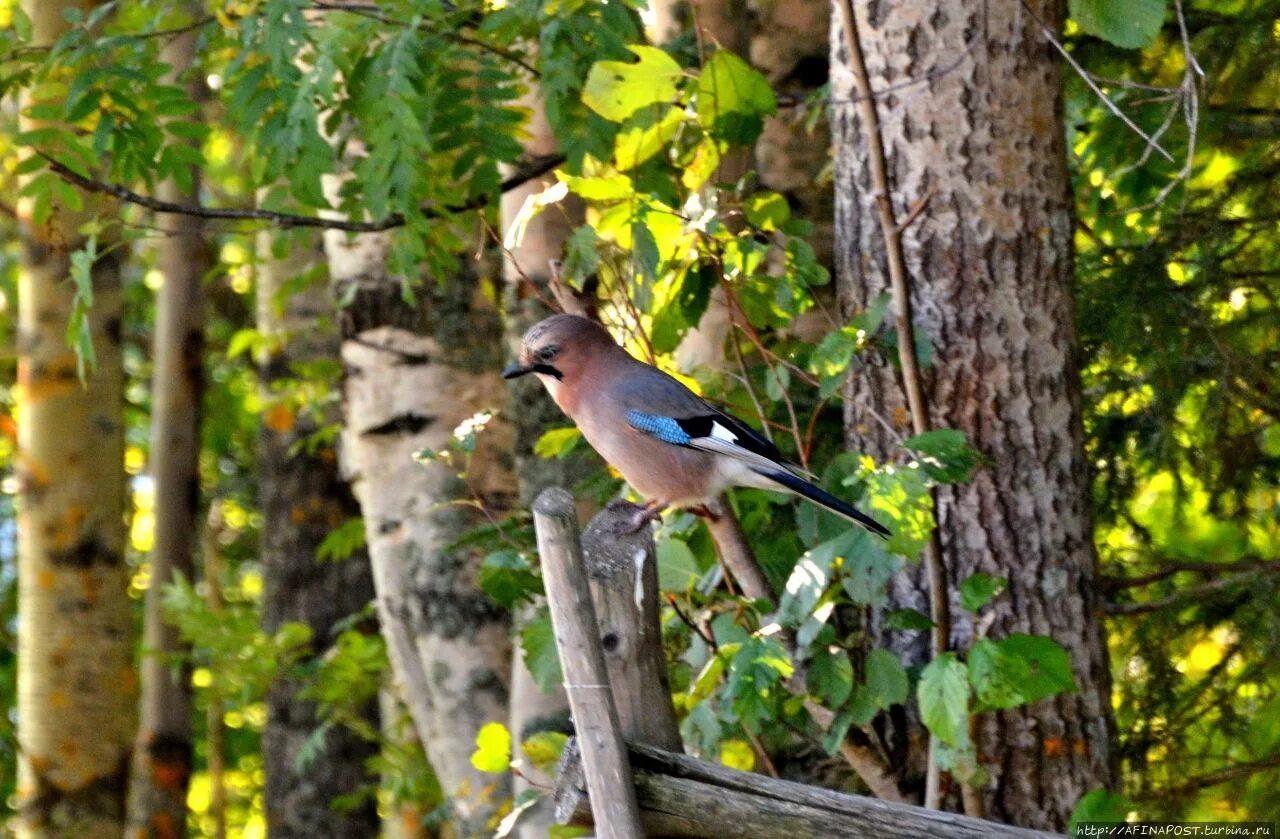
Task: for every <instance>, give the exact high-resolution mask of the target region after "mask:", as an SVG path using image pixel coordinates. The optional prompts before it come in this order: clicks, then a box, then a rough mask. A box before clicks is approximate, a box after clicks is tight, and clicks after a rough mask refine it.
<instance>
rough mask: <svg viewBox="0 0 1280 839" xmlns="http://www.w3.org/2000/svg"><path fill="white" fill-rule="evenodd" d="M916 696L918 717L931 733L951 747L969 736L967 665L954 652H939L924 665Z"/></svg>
mask: <svg viewBox="0 0 1280 839" xmlns="http://www.w3.org/2000/svg"><path fill="white" fill-rule="evenodd" d="M916 697H917V699H918V700H919V702H920V718H921V720H923V721H924V724H925V726H926V727H928V729H929V731H930V732H931V733H933V734H934V735H935V736H936V737H938V738H939V739H941V740H942V741H943V742H944V743H947V744H949V745H952V746H958V745H960V744H961V743H962V742H963V741H964V740H966V739H968V736H969V676H968V668H967V667H965V665H964V662H962V661H960V660H959V659H958V658H956V655H955V653H945V654H943V655H940V656H938V657H937V658H935V659H934V660H933V661H931V662H929V664H928V665H926V666H925V668H924V670H923V672H921V674H920V684H919V685H918V686H917V688H916Z"/></svg>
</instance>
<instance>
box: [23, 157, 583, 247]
mask: <svg viewBox="0 0 1280 839" xmlns="http://www.w3.org/2000/svg"><path fill="white" fill-rule="evenodd" d="M36 153H37V154H39V155H40V156H41V157H43V158H44V159H45V160H47V161H48V162H49V170H50V171H52V172H53V173H54V174H56V175H57V176H58V177H60V178H62V179H63V180H64V181H66V182H67V183H70V184H73V185H75V186H78V187H80V188H81V189H83V190H84V191H85V192H99V193H103V194H105V195H110V196H113V197H114V198H118V199H119V200H121V201H124V202H125V203H128V204H135V205H137V206H139V207H143V208H145V209H148V210H151V211H153V212H157V213H172V214H174V215H183V216H195V217H197V218H207V219H218V220H221V221H265V222H267V223H268V224H269V225H271V226H274V227H280V228H284V229H289V228H295V227H318V228H322V229H325V230H345V231H347V232H349V233H380V232H382V231H385V230H392V229H394V228H397V227H404V226H405V224H406V223H407V221H406V220H405V217H404V215H403V214H401V213H392V214H391V215H389V216H386V217H385V218H381V219H376V220H374V221H352V220H350V219H341V218H324V217H322V216H304V215H298V214H295V213H281V212H277V211H275V210H262V209H256V208H255V209H233V208H224V207H205V206H203V205H201V204H178V203H174V202H172V201H162V200H160V199H158V198H154V197H152V196H150V195H143V194H142V193H139V192H134V191H133V190H131V189H129V188H128V187H126V186H124V185H122V184H116V183H111V182H109V181H101V180H98V179H96V178H91V177H89V176H87V175H81V174H80V173H79V172H75V171H73V170H72V169H70V168H69V167H67V166H65V165H64V164H62V163H59V162H58V161H57V160H54V159H53V158H52V157H49V156H48V155H47V154H45V153H44V152H36ZM564 161H565V157H564V155H563V154H549V155H544V156H542V157H538V158H534V159H532V160H529V161H526V162H525V165H524V166H522V167H521V168H520V169H519V171H517V172H516V173H515V174H514V175H512V176H511V177H509V178H507V179H506V180H504V181H503V182H502V184H501V185H500V187H499V190H500V191H501V192H510V191H511V190H513V189H517V188H518V187H521V186H524V185H525V184H527V183H528V182H529V181H532V180H534V179H535V178H540V177H542V176H543V175H545V174H547V173H548V172H550V171H551V170H552V169H554V168H556V167H557V166H559V165H560V164H561V163H564ZM489 200H490V198H489V194H488V193H486V194H484V195H478V196H476V197H475V198H472V199H471V200H470V201H466V202H464V203H462V204H450V205H445V206H443V207H432V206H424V207H422V208H421V212H422V214H423V216H425V217H426V218H440V217H442V216H447V215H453V214H454V213H465V212H468V211H470V210H479V209H482V208H483V207H486V206H488V204H489Z"/></svg>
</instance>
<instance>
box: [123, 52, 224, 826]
mask: <svg viewBox="0 0 1280 839" xmlns="http://www.w3.org/2000/svg"><path fill="white" fill-rule="evenodd" d="M195 46H196V36H195V33H187V34H185V35H182V36H180V37H178V38H175V39H174V40H173V41H172V42H170V44H168V46H167V47H166V50H165V55H166V60H167V61H168V62H169V64H170V66H172V67H173V68H174V71H175V73H174V75H175V77H176V76H177V75H178V74H179V73H181V72H182V71H183V70H184V69H185V68H187V67H189V66H190V64H191V61H192V59H193V57H194V55H195ZM190 89H191V91H192V95H193V96H195V97H197V98H199V97H200V96H201V94H202V91H203V84H202V83H201V82H200V81H198V80H197V81H195V82H193V83H192V84H191V85H190ZM192 168H193V172H192V178H193V181H194V183H195V184H196V186H193V188H192V189H191V190H190V192H187V191H184V190H182V189H180V188H179V187H178V186H177V185H176V184H174V183H171V182H166V183H164V184H161V185H160V187H159V190H158V192H159V195H160V197H161V198H162V199H164V200H166V201H174V202H189V201H193V200H194V199H195V196H196V195H197V194H198V192H199V187H198V184H199V176H200V172H199V170H198V169H195V167H192ZM157 223H158V224H159V225H160V226H161V227H164V228H167V229H168V230H170V231H172V232H171V233H170V234H169V235H168V236H166V237H165V238H164V239H163V240H161V242H160V245H159V247H158V251H159V264H160V270H161V272H162V274H163V275H164V285H162V286H161V288H160V292H159V294H158V295H157V298H156V325H155V338H154V342H153V350H152V353H153V360H154V365H155V367H154V370H153V372H152V386H151V401H152V413H151V464H150V474H151V478H152V480H153V481H154V482H155V499H156V507H155V544H154V546H153V548H152V551H151V584H150V586H149V587H148V588H147V596H146V612H145V616H144V618H143V642H142V646H143V651H144V652H143V658H142V665H141V671H142V701H141V705H140V719H139V724H138V737H137V740H136V742H135V743H134V749H133V767H132V776H131V779H130V788H129V797H130V800H129V825H130V827H131V829H132V830H134V831H145V832H146V835H148V836H153V837H169V836H182V835H184V834H185V833H186V819H187V784H188V781H189V780H190V778H191V768H192V739H191V737H192V724H193V721H192V696H191V678H190V668H189V667H176V668H175V667H173V666H172V664H170V662H169V661H168V659H169V658H170V657H172V656H174V655H180V654H181V653H182V652H183V650H184V649H185V645H184V644H183V643H182V641H181V639H180V638H179V636H178V630H177V628H176V627H174V626H173V625H172V624H169V623H167V622H166V621H165V618H164V611H163V605H162V604H163V598H164V590H165V587H166V586H168V585H169V584H170V583H171V582H172V581H173V579H174V575H175V573H179V574H182V575H183V576H184V577H186V578H187V579H188V580H191V579H193V578H194V576H195V574H194V569H195V552H196V533H197V532H198V531H199V526H198V524H197V521H198V513H199V511H198V509H197V508H198V507H199V503H200V479H199V474H198V472H197V467H198V461H199V455H200V400H201V397H202V396H203V393H204V368H203V364H204V298H203V292H202V290H201V284H202V283H203V282H204V275H205V273H206V272H207V271H208V270H209V268H210V267H211V266H212V265H213V255H212V253H211V252H210V248H209V245H208V242H207V241H206V239H205V236H204V230H203V227H204V225H203V224H202V222H201V221H200V220H199V219H196V218H192V217H190V216H172V215H159V216H157Z"/></svg>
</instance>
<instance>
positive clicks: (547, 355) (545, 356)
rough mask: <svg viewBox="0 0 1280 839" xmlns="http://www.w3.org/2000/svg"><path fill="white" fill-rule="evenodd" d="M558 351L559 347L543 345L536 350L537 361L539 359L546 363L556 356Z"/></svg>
mask: <svg viewBox="0 0 1280 839" xmlns="http://www.w3.org/2000/svg"><path fill="white" fill-rule="evenodd" d="M558 352H560V348H559V347H543V348H542V349H540V350H538V361H541V362H542V363H543V364H547V363H549V362H550V361H551V360H552V359H553V358H555V357H556V353H558Z"/></svg>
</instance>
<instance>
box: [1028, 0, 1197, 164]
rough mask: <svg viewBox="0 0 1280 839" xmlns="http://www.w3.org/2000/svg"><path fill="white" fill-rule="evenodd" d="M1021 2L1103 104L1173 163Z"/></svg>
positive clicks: (1169, 156) (1051, 42) (1170, 157)
mask: <svg viewBox="0 0 1280 839" xmlns="http://www.w3.org/2000/svg"><path fill="white" fill-rule="evenodd" d="M1021 4H1022V8H1023V9H1024V10H1025V11H1026V13H1027V14H1028V15H1030V16H1031V19H1032V20H1033V21H1035V22H1036V26H1038V27H1040V32H1041V34H1042V35H1044V38H1045V40H1046V41H1048V42H1049V43H1050V44H1051V45H1053V48H1054V49H1056V50H1057V51H1058V53H1059V54H1060V55H1061V56H1062V57H1063V58H1064V59H1066V62H1067V63H1068V64H1070V65H1071V69H1073V70H1075V71H1076V73H1077V74H1079V76H1080V78H1081V79H1084V83H1085V84H1087V85H1088V86H1089V89H1090V90H1092V91H1093V92H1094V94H1095V95H1096V96H1097V97H1098V98H1099V99H1101V100H1102V104H1104V105H1106V106H1107V110H1109V111H1111V113H1113V114H1115V115H1116V116H1117V117H1119V118H1120V120H1121V122H1123V123H1124V124H1125V125H1127V126H1129V130H1130V131H1132V132H1133V133H1135V134H1137V135H1138V136H1139V137H1141V138H1142V139H1144V140H1146V141H1147V142H1148V143H1149V144H1150V145H1151V146H1152V147H1153V148H1155V150H1156V151H1158V152H1160V155H1161V157H1163V158H1164V159H1165V160H1167V161H1169V162H1170V163H1173V162H1174V160H1173V155H1171V154H1169V152H1167V151H1165V150H1164V147H1163V146H1161V145H1160V144H1159V143H1157V142H1156V141H1155V140H1154V139H1153V138H1152V137H1151V135H1149V134H1147V132H1145V131H1143V130H1142V128H1141V127H1139V125H1138V124H1137V123H1136V122H1134V121H1133V120H1132V119H1130V118H1129V115H1128V114H1126V113H1125V112H1124V111H1122V110H1120V106H1119V105H1117V104H1116V103H1115V102H1114V101H1112V99H1111V97H1110V96H1108V95H1107V94H1106V91H1104V90H1103V89H1102V88H1101V87H1099V86H1098V83H1097V81H1095V80H1094V78H1093V75H1092V74H1091V73H1090V72H1089V71H1088V70H1086V69H1084V68H1083V67H1081V66H1080V62H1078V61H1076V59H1075V57H1074V56H1072V55H1071V53H1069V52H1067V48H1066V47H1064V46H1063V45H1062V43H1061V42H1060V41H1059V40H1058V39H1057V37H1055V36H1054V34H1053V31H1052V30H1051V29H1049V27H1048V26H1046V25H1045V23H1044V21H1042V20H1041V19H1040V18H1039V17H1038V16H1037V15H1036V13H1035V11H1033V10H1032V8H1031V7H1030V6H1029V5H1027V0H1021Z"/></svg>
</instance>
